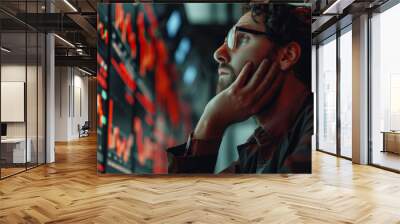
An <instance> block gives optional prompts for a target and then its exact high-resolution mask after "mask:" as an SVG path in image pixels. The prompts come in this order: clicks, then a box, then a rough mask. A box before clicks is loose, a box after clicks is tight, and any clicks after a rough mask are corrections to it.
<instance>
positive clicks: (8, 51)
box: [0, 47, 11, 53]
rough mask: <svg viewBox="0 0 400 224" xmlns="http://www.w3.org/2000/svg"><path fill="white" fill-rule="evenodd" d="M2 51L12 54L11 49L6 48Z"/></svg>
mask: <svg viewBox="0 0 400 224" xmlns="http://www.w3.org/2000/svg"><path fill="white" fill-rule="evenodd" d="M0 49H1V50H2V51H4V52H6V53H10V52H11V50H9V49H7V48H5V47H1V48H0Z"/></svg>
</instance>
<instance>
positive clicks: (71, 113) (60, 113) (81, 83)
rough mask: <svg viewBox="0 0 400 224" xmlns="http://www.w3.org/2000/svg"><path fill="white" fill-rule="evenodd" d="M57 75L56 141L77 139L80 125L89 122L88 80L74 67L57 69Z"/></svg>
mask: <svg viewBox="0 0 400 224" xmlns="http://www.w3.org/2000/svg"><path fill="white" fill-rule="evenodd" d="M55 74H56V84H55V85H56V91H55V120H56V121H55V123H56V132H55V140H56V141H69V140H73V139H77V138H78V137H79V135H78V134H79V133H78V124H80V125H81V126H82V125H83V124H84V123H85V121H87V120H88V78H87V77H84V76H83V75H84V74H83V73H82V72H80V71H79V70H77V69H76V68H72V67H56V72H55ZM80 107H81V108H80Z"/></svg>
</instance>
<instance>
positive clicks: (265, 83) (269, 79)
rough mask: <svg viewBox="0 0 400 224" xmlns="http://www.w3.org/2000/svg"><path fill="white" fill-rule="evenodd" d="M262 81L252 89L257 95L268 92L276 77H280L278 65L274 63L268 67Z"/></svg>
mask: <svg viewBox="0 0 400 224" xmlns="http://www.w3.org/2000/svg"><path fill="white" fill-rule="evenodd" d="M263 75H264V79H261V80H260V81H259V82H258V83H257V84H258V85H257V86H256V88H255V89H253V91H254V92H255V93H256V94H257V95H260V94H264V93H265V92H266V91H269V90H268V89H269V88H270V87H271V85H272V84H273V83H274V81H275V79H276V77H277V76H278V75H282V74H281V73H280V68H279V63H278V62H277V61H275V62H274V63H272V65H271V66H270V68H269V70H268V72H265V73H264V74H263Z"/></svg>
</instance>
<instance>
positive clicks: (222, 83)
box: [217, 75, 235, 93]
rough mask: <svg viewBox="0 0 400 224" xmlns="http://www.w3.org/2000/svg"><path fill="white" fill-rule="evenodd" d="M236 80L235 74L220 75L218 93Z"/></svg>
mask: <svg viewBox="0 0 400 224" xmlns="http://www.w3.org/2000/svg"><path fill="white" fill-rule="evenodd" d="M234 81H235V76H233V75H220V76H219V77H218V84H217V93H220V92H221V91H223V90H225V89H226V88H228V87H229V86H230V85H232V83H233V82H234Z"/></svg>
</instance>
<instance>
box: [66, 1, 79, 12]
mask: <svg viewBox="0 0 400 224" xmlns="http://www.w3.org/2000/svg"><path fill="white" fill-rule="evenodd" d="M64 2H65V4H67V5H68V6H69V7H70V8H71V9H72V10H74V12H78V10H77V9H76V8H75V7H74V6H73V5H72V4H71V3H70V2H69V1H68V0H64Z"/></svg>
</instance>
